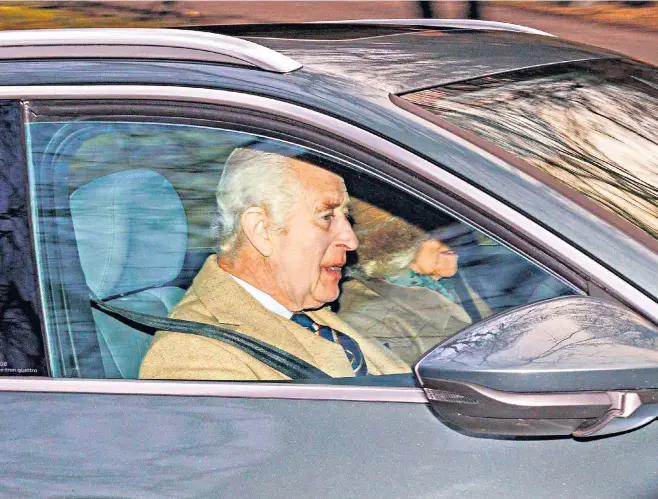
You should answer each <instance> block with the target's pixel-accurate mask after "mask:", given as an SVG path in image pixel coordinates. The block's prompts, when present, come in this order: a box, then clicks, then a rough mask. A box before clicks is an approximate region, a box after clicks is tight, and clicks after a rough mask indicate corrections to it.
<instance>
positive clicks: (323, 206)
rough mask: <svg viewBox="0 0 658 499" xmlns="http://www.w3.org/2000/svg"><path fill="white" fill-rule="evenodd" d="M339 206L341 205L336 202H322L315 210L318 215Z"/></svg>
mask: <svg viewBox="0 0 658 499" xmlns="http://www.w3.org/2000/svg"><path fill="white" fill-rule="evenodd" d="M340 205H341V203H339V202H337V201H329V200H327V201H323V202H322V203H321V204H320V205H319V206H318V207H317V208H316V210H315V211H316V213H320V212H322V211H328V210H335V209H336V208H338V207H339V206H340Z"/></svg>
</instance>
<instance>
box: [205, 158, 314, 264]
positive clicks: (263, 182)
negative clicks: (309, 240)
mask: <svg viewBox="0 0 658 499" xmlns="http://www.w3.org/2000/svg"><path fill="white" fill-rule="evenodd" d="M300 189H301V184H300V182H299V180H297V178H296V176H295V169H294V166H293V164H292V158H290V157H287V156H283V155H281V154H277V153H274V152H266V151H260V150H257V149H248V148H241V147H240V148H237V149H235V150H234V151H233V152H232V153H231V155H230V156H229V157H228V159H227V160H226V163H225V165H224V170H223V172H222V177H221V179H220V180H219V184H218V185H217V191H216V197H217V215H218V216H217V223H216V225H217V242H218V249H217V253H218V255H225V254H229V255H231V256H232V257H235V255H236V253H237V251H238V250H239V249H240V246H241V244H242V242H243V241H242V240H241V238H240V233H241V225H240V218H241V217H242V214H243V213H244V212H245V211H246V210H247V209H249V208H252V207H259V208H263V209H264V210H265V212H266V213H267V216H268V217H269V223H270V225H269V229H270V230H274V231H278V230H283V229H284V228H285V225H286V220H287V218H288V214H289V210H290V207H291V206H292V204H293V201H294V199H295V197H296V196H297V195H298V194H299V191H300Z"/></svg>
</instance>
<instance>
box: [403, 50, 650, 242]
mask: <svg viewBox="0 0 658 499" xmlns="http://www.w3.org/2000/svg"><path fill="white" fill-rule="evenodd" d="M403 98H405V99H406V100H408V101H410V102H412V103H414V104H417V105H419V106H421V107H422V108H424V109H426V110H428V111H430V112H432V113H435V114H437V115H439V116H441V117H443V118H445V119H447V120H449V121H451V122H452V123H454V124H456V125H458V126H460V127H463V128H465V129H467V130H469V131H472V132H474V133H477V134H478V135H480V136H482V137H484V138H486V139H487V140H490V141H491V142H493V143H495V144H496V145H498V146H500V147H502V148H504V149H506V150H508V151H510V152H512V153H514V154H516V155H517V156H519V157H520V158H522V159H524V160H525V161H527V162H528V163H530V164H532V165H534V166H536V167H538V168H540V169H541V170H543V171H545V172H547V173H549V174H550V175H552V176H554V177H555V178H556V179H558V180H560V181H562V182H564V183H565V184H567V185H569V186H571V187H573V188H574V189H577V190H578V191H580V192H581V193H583V194H584V195H586V196H588V197H589V198H590V199H592V200H593V201H594V202H596V203H598V204H599V205H600V206H601V207H603V208H605V209H607V210H609V211H611V212H613V213H615V214H617V215H619V216H621V217H623V218H625V219H626V220H628V221H629V222H631V223H633V224H634V225H636V226H637V227H639V228H640V229H642V230H644V231H645V232H647V233H648V234H650V235H652V236H653V237H654V238H658V201H657V200H658V72H657V71H656V69H655V68H651V67H650V66H647V65H644V64H641V63H635V62H629V61H620V60H616V59H615V60H602V61H585V62H577V63H568V64H562V65H557V66H547V67H538V68H531V69H526V70H521V71H514V72H509V73H501V74H499V75H493V76H486V77H481V78H475V79H471V80H467V81H463V82H458V83H452V84H449V85H443V86H439V87H434V88H430V89H427V90H421V91H417V92H412V93H408V94H405V95H404V96H403Z"/></svg>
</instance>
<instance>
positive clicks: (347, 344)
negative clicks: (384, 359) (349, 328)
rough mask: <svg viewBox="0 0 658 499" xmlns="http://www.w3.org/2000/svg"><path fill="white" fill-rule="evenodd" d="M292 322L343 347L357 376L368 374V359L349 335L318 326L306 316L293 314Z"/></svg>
mask: <svg viewBox="0 0 658 499" xmlns="http://www.w3.org/2000/svg"><path fill="white" fill-rule="evenodd" d="M290 320H291V321H293V322H296V323H297V324H299V325H300V326H302V327H304V328H306V329H308V330H309V331H311V332H312V333H314V334H317V335H318V336H322V337H323V338H324V339H325V340H329V341H333V342H334V343H338V344H339V345H340V346H341V347H343V350H344V351H345V355H346V356H347V360H349V361H350V363H351V364H352V370H353V371H354V375H355V376H365V375H367V374H368V366H367V365H366V359H365V357H364V356H363V352H362V351H361V348H359V345H358V344H357V342H356V341H354V340H353V339H352V338H350V337H349V336H348V335H346V334H345V333H341V332H340V331H338V330H336V329H332V328H330V327H329V326H323V325H322V324H318V323H317V322H315V321H314V320H313V319H311V318H310V317H309V316H308V315H306V314H293V316H292V317H291V318H290Z"/></svg>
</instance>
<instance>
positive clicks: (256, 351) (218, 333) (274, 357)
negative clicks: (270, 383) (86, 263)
mask: <svg viewBox="0 0 658 499" xmlns="http://www.w3.org/2000/svg"><path fill="white" fill-rule="evenodd" d="M90 301H91V303H93V304H94V305H95V306H96V307H98V308H99V309H100V310H102V311H103V312H106V313H108V314H110V315H118V316H120V317H123V318H125V319H128V320H129V321H132V322H136V323H137V324H141V325H142V326H149V327H152V328H155V329H156V330H160V331H172V332H176V333H187V334H195V335H197V336H203V337H205V338H212V339H213V340H219V341H221V342H223V343H228V344H229V345H231V346H233V347H235V348H238V349H240V350H242V351H243V352H245V353H247V354H249V355H251V356H252V357H253V358H255V359H257V360H259V361H260V362H262V363H263V364H266V365H268V366H270V367H271V368H272V369H275V370H276V371H279V372H280V373H282V374H285V375H286V376H288V377H289V378H291V379H309V378H331V377H332V376H330V375H328V374H327V373H325V372H324V371H322V370H320V369H318V368H317V367H315V366H314V365H312V364H309V363H308V362H306V361H305V360H303V359H300V358H299V357H296V356H294V355H292V354H290V353H288V352H286V351H284V350H281V349H280V348H277V347H275V346H274V345H270V344H269V343H265V342H264V341H261V340H258V339H256V338H252V337H251V336H247V335H246V334H242V333H238V332H237V331H232V330H231V329H226V328H223V327H220V326H214V325H212V324H205V323H203V322H193V321H185V320H181V319H172V318H170V317H159V316H156V315H150V314H143V313H141V312H134V311H132V310H126V309H124V308H119V307H115V306H114V305H110V304H108V303H105V302H104V301H103V300H100V299H99V298H97V297H96V296H93V295H92V296H91V297H90Z"/></svg>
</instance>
